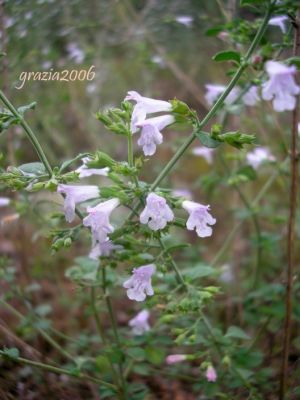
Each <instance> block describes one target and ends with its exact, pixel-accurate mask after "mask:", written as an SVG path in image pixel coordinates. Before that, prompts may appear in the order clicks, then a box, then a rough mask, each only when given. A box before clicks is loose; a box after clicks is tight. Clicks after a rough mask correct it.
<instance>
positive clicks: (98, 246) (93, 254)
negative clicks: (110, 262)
mask: <svg viewBox="0 0 300 400" xmlns="http://www.w3.org/2000/svg"><path fill="white" fill-rule="evenodd" d="M122 248H123V247H122V246H120V245H117V244H114V243H113V242H112V241H111V240H109V239H107V240H106V241H105V242H97V243H94V245H93V247H92V249H91V251H90V254H89V258H91V259H92V260H98V258H99V257H109V256H110V255H111V254H112V252H113V251H114V250H121V249H122Z"/></svg>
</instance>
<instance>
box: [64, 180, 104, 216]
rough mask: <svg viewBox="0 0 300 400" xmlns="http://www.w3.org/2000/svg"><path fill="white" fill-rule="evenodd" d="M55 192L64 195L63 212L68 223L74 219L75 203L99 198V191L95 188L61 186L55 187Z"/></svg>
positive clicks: (90, 186)
mask: <svg viewBox="0 0 300 400" xmlns="http://www.w3.org/2000/svg"><path fill="white" fill-rule="evenodd" d="M57 192H58V193H61V194H64V195H65V201H64V212H65V217H66V220H67V221H68V222H72V221H73V220H74V218H75V206H76V204H77V203H81V202H83V201H87V200H90V199H94V198H96V197H99V195H100V191H99V188H98V187H97V186H92V185H87V186H76V185H63V184H60V185H58V186H57Z"/></svg>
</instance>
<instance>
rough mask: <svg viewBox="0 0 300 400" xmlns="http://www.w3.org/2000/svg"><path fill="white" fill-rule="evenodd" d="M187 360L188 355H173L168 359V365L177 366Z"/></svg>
mask: <svg viewBox="0 0 300 400" xmlns="http://www.w3.org/2000/svg"><path fill="white" fill-rule="evenodd" d="M186 359H187V356H186V354H171V355H169V356H167V357H166V363H167V364H168V365H172V364H177V363H180V362H182V361H185V360H186Z"/></svg>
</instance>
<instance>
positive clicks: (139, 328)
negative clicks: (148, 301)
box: [128, 310, 150, 336]
mask: <svg viewBox="0 0 300 400" xmlns="http://www.w3.org/2000/svg"><path fill="white" fill-rule="evenodd" d="M149 316H150V313H149V311H148V310H143V311H140V312H139V313H138V314H137V315H136V316H135V317H134V318H132V319H131V320H130V321H129V323H128V325H129V326H130V327H131V328H132V333H133V334H134V335H138V336H139V335H142V334H143V333H145V332H147V331H149V330H150V325H149V323H148V319H149Z"/></svg>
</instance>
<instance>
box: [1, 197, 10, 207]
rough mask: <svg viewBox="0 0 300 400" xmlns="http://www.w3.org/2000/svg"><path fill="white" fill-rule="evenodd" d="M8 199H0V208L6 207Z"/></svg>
mask: <svg viewBox="0 0 300 400" xmlns="http://www.w3.org/2000/svg"><path fill="white" fill-rule="evenodd" d="M9 203H10V199H9V198H8V197H0V207H5V206H8V205H9Z"/></svg>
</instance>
